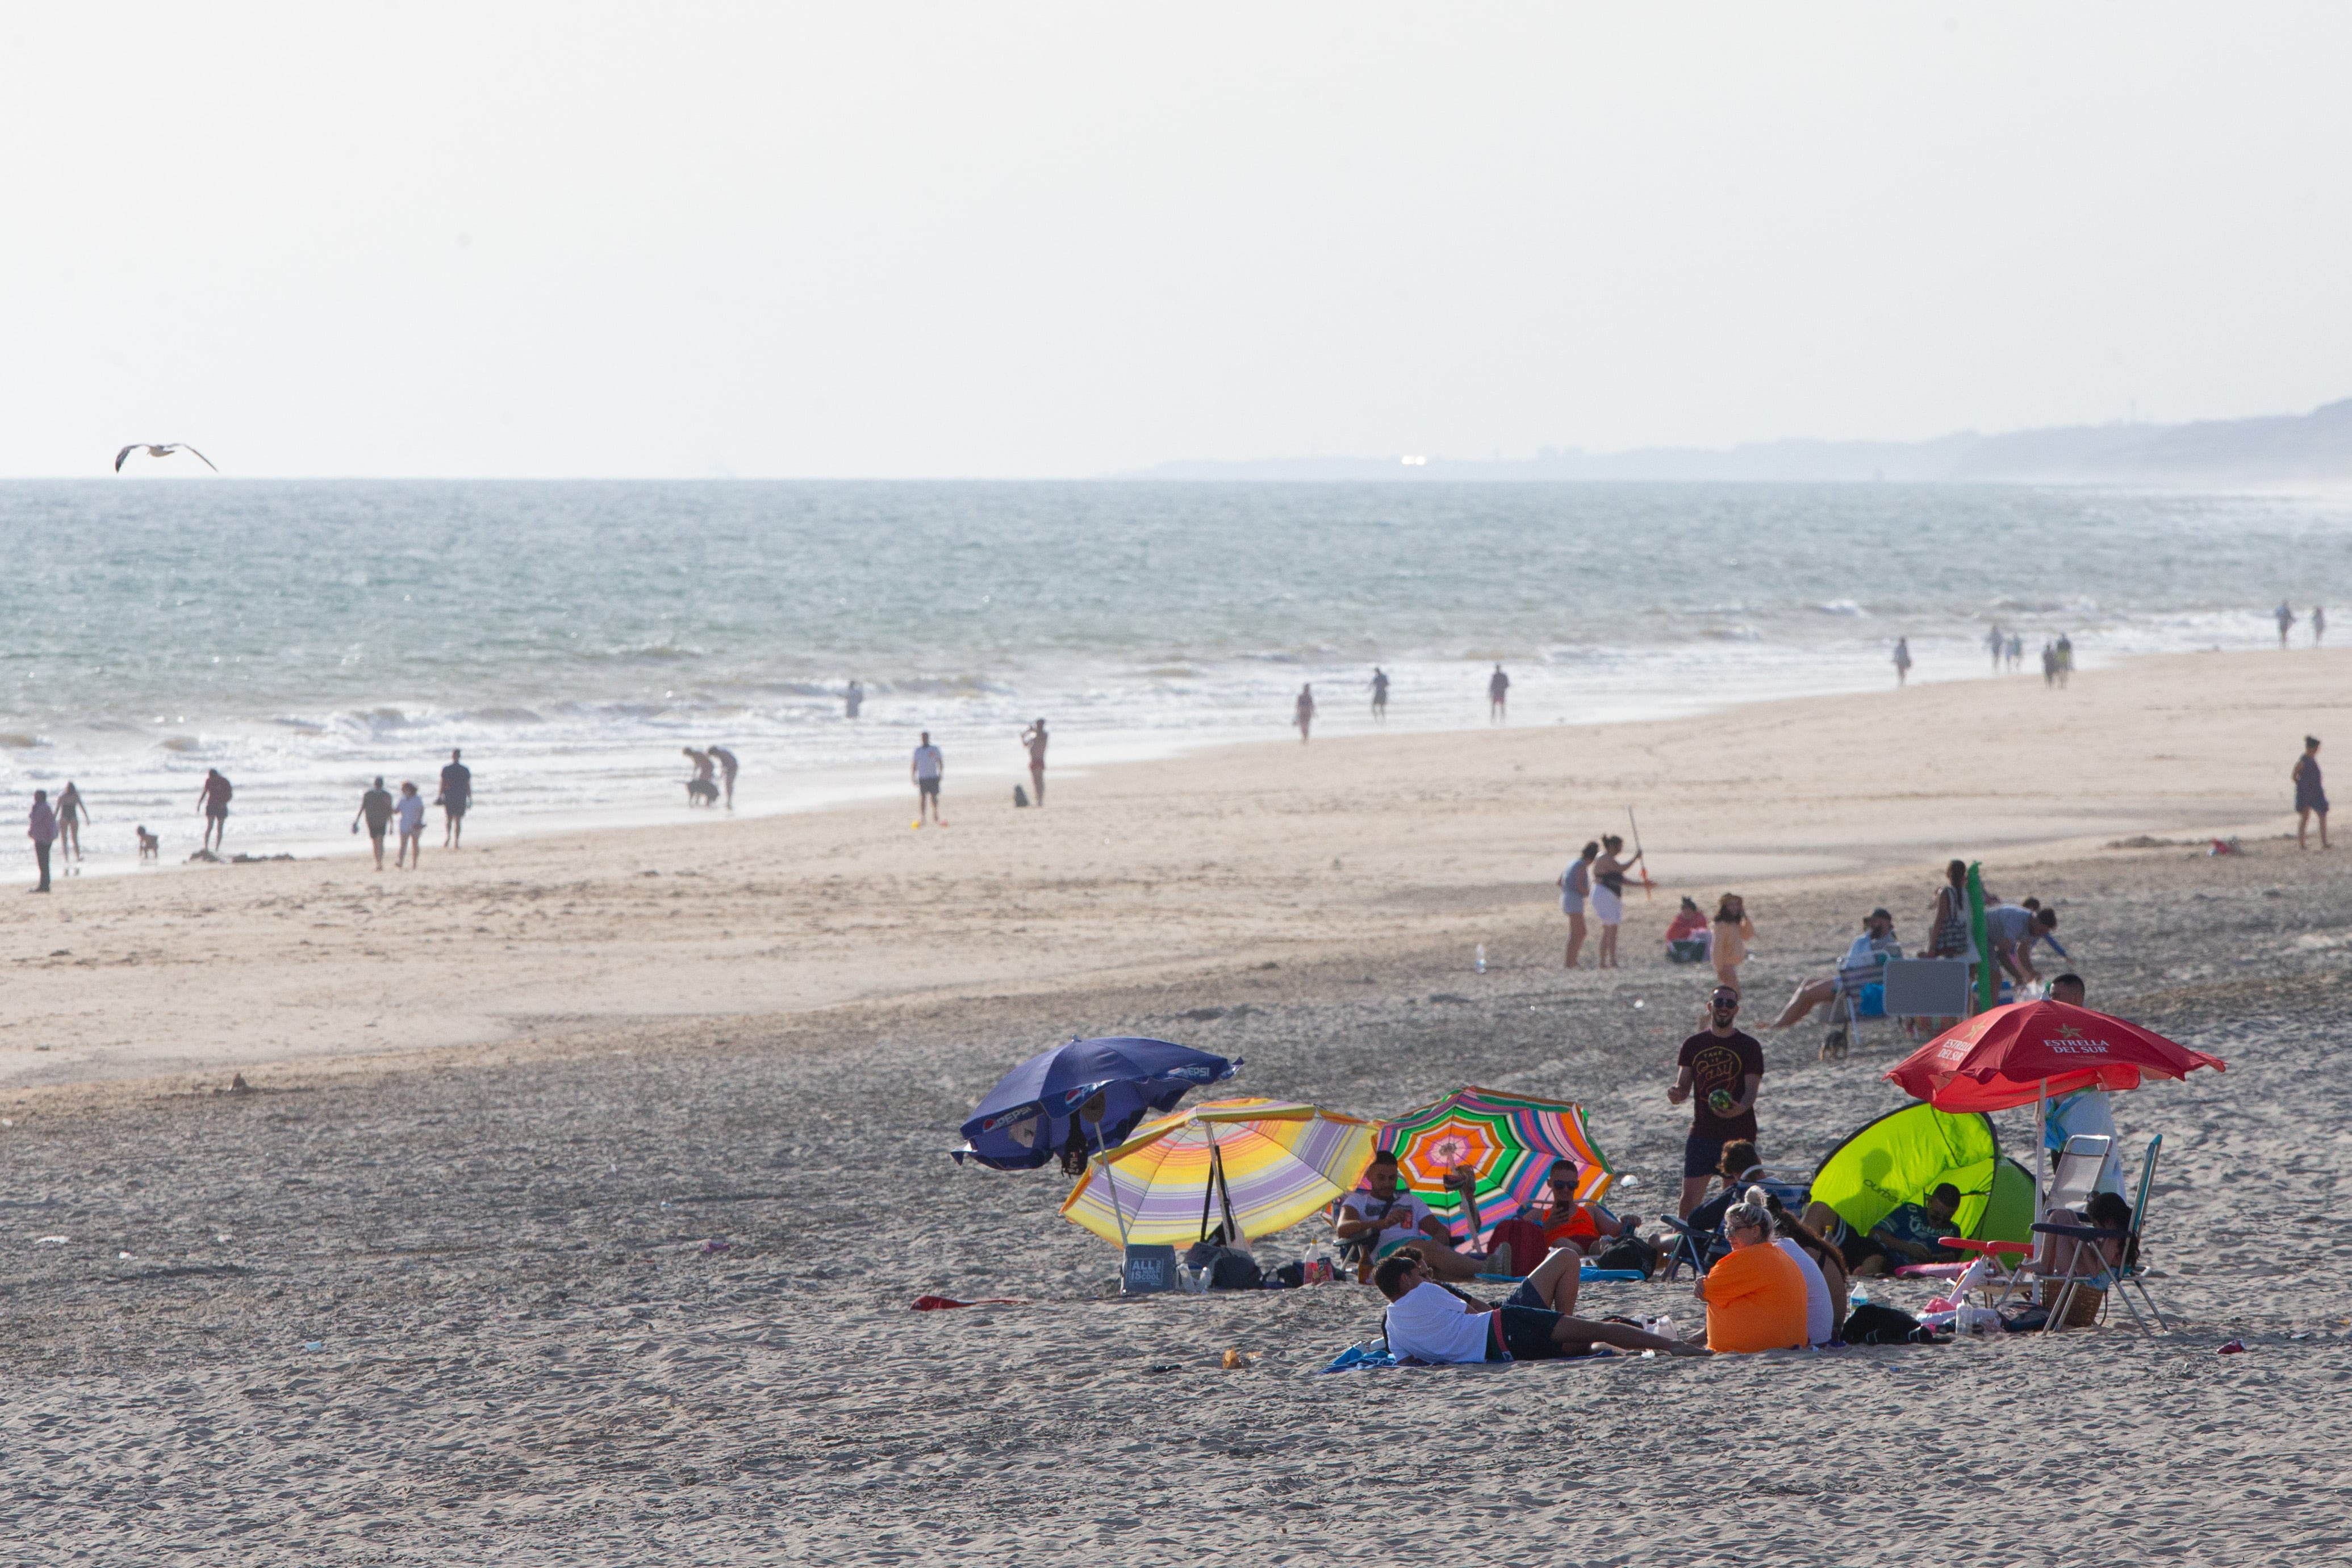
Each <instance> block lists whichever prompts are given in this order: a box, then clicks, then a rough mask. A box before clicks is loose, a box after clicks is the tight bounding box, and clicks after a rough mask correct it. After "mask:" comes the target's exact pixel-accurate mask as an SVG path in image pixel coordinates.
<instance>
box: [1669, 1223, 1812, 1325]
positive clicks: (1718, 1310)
mask: <svg viewBox="0 0 2352 1568" xmlns="http://www.w3.org/2000/svg"><path fill="white" fill-rule="evenodd" d="M1759 1195H1760V1189H1757V1190H1754V1191H1751V1192H1750V1194H1749V1196H1748V1197H1743V1198H1741V1199H1740V1200H1739V1201H1738V1203H1735V1204H1733V1205H1732V1206H1731V1207H1730V1208H1729V1209H1727V1210H1726V1211H1725V1213H1724V1217H1723V1234H1724V1236H1725V1238H1726V1239H1727V1240H1729V1241H1730V1243H1731V1251H1730V1253H1729V1254H1728V1255H1727V1256H1725V1257H1723V1258H1720V1259H1718V1260H1717V1261H1716V1264H1715V1267H1714V1268H1712V1269H1709V1270H1707V1271H1706V1273H1704V1274H1702V1275H1700V1276H1699V1281H1698V1288H1697V1289H1696V1291H1694V1292H1692V1293H1693V1294H1695V1295H1696V1296H1697V1297H1698V1299H1699V1300H1701V1301H1705V1302H1706V1348H1707V1349H1709V1350H1712V1351H1725V1352H1729V1353H1731V1354H1738V1355H1752V1354H1756V1353H1758V1352H1759V1351H1767V1350H1802V1349H1804V1348H1805V1346H1806V1345H1807V1344H1808V1343H1811V1341H1810V1340H1809V1339H1808V1338H1807V1331H1806V1325H1805V1275H1804V1270H1801V1269H1800V1268H1799V1267H1798V1266H1797V1263H1796V1260H1794V1259H1792V1258H1790V1256H1789V1255H1788V1254H1787V1253H1786V1252H1783V1251H1782V1250H1780V1248H1778V1247H1776V1246H1774V1245H1773V1244H1772V1219H1771V1216H1770V1214H1769V1212H1768V1211H1767V1210H1766V1208H1765V1207H1764V1205H1763V1204H1761V1203H1759V1202H1758V1201H1757V1197H1759Z"/></svg>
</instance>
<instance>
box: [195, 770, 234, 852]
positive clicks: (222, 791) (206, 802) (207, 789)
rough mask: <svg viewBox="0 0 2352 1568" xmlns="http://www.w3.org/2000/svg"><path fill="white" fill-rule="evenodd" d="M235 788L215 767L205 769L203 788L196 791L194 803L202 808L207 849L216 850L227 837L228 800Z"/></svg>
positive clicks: (205, 846)
mask: <svg viewBox="0 0 2352 1568" xmlns="http://www.w3.org/2000/svg"><path fill="white" fill-rule="evenodd" d="M234 794H236V788H235V787H234V786H233V785H231V784H230V783H229V781H228V779H227V777H226V775H224V774H223V773H222V772H221V770H220V769H219V768H205V785H204V788H203V789H199V790H197V791H196V803H197V804H198V805H199V806H201V807H203V808H204V813H205V841H204V845H203V847H204V848H205V849H207V850H218V849H219V848H220V847H221V841H223V840H225V839H226V838H227V837H228V800H229V797H230V796H232V795H234Z"/></svg>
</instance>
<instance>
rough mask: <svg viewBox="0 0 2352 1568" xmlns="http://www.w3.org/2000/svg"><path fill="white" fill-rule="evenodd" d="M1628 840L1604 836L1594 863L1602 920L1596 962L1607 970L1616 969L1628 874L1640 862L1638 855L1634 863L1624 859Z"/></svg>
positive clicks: (1595, 902) (1596, 907) (1596, 908)
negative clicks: (1599, 852)
mask: <svg viewBox="0 0 2352 1568" xmlns="http://www.w3.org/2000/svg"><path fill="white" fill-rule="evenodd" d="M1624 849H1625V841H1624V840H1623V839H1621V838H1619V837H1618V836H1617V835H1616V834H1614V833H1603V834H1602V835H1601V858H1600V859H1599V860H1596V861H1594V862H1592V913H1593V914H1594V915H1597V916H1598V917H1599V918H1600V921H1601V954H1600V956H1599V957H1598V958H1597V959H1595V960H1594V962H1595V964H1596V966H1597V967H1600V968H1603V969H1614V968H1616V967H1619V966H1618V963H1617V927H1618V925H1620V924H1621V923H1622V921H1623V920H1624V918H1625V873H1627V872H1629V871H1631V870H1633V867H1634V866H1635V865H1636V864H1638V863H1640V862H1641V859H1642V857H1641V854H1640V852H1635V854H1634V856H1633V859H1632V860H1630V861H1629V860H1625V859H1622V854H1623V852H1624Z"/></svg>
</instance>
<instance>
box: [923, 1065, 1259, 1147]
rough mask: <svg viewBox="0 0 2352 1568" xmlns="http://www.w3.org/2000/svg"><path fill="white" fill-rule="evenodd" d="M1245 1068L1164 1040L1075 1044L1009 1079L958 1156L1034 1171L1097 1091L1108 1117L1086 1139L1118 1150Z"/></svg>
mask: <svg viewBox="0 0 2352 1568" xmlns="http://www.w3.org/2000/svg"><path fill="white" fill-rule="evenodd" d="M1240 1066H1241V1062H1240V1061H1226V1060H1225V1059H1224V1058H1223V1057H1222V1056H1213V1055H1211V1054H1210V1053H1209V1052H1207V1051H1194V1050H1193V1049H1192V1047H1191V1046H1189V1045H1177V1044H1174V1043H1172V1042H1171V1041H1169V1040H1141V1039H1138V1038H1135V1037H1132V1036H1120V1037H1118V1038H1115V1039H1110V1040H1072V1041H1070V1042H1069V1043H1068V1044H1067V1045H1057V1046H1055V1048H1054V1049H1053V1050H1051V1051H1040V1052H1038V1053H1037V1054H1036V1055H1035V1056H1033V1057H1031V1058H1030V1059H1029V1060H1028V1061H1024V1062H1023V1063H1022V1064H1021V1065H1020V1066H1018V1067H1016V1068H1014V1069H1013V1071H1010V1072H1008V1073H1006V1074H1005V1075H1004V1077H1003V1080H1002V1081H1000V1082H998V1083H997V1085H996V1087H995V1088H993V1089H992V1090H990V1091H989V1092H988V1095H987V1097H986V1098H985V1099H983V1100H982V1101H981V1103H979V1104H978V1105H977V1106H975V1107H973V1109H972V1113H971V1119H970V1120H969V1121H967V1122H965V1123H964V1124H963V1135H964V1139H965V1142H964V1146H963V1147H962V1148H960V1149H957V1150H955V1151H954V1153H955V1157H956V1158H957V1159H958V1160H959V1161H962V1160H967V1159H969V1160H977V1161H979V1162H980V1163H981V1164H982V1165H984V1166H991V1167H992V1168H993V1169H996V1170H1001V1171H1011V1170H1034V1169H1036V1168H1037V1167H1038V1166H1042V1165H1044V1164H1045V1162H1046V1161H1047V1160H1050V1159H1052V1158H1053V1157H1054V1156H1055V1154H1056V1153H1058V1152H1059V1151H1060V1149H1061V1147H1062V1145H1064V1144H1065V1143H1066V1142H1067V1141H1068V1139H1069V1136H1070V1124H1071V1122H1072V1120H1073V1118H1076V1116H1077V1115H1078V1112H1079V1108H1080V1107H1082V1106H1083V1105H1085V1104H1086V1103H1087V1101H1088V1100H1090V1099H1092V1098H1093V1097H1094V1096H1095V1095H1096V1094H1097V1093H1100V1094H1101V1095H1102V1097H1103V1105H1102V1119H1101V1121H1100V1123H1099V1124H1097V1123H1096V1122H1094V1121H1092V1120H1087V1121H1086V1122H1084V1123H1083V1124H1082V1125H1081V1129H1080V1136H1081V1137H1082V1138H1083V1139H1084V1140H1085V1143H1086V1146H1087V1152H1088V1153H1093V1152H1094V1151H1096V1150H1098V1149H1101V1148H1105V1147H1108V1146H1112V1145H1117V1144H1118V1143H1119V1142H1120V1141H1121V1140H1122V1139H1124V1138H1125V1137H1126V1136H1127V1135H1128V1134H1129V1133H1130V1132H1132V1131H1133V1130H1134V1129H1135V1125H1136V1124H1137V1123H1139V1122H1140V1121H1142V1120H1143V1118H1144V1117H1145V1116H1146V1115H1147V1114H1154V1113H1158V1114H1165V1113H1168V1112H1170V1111H1173V1110H1174V1109H1176V1102H1178V1101H1179V1100H1181V1099H1182V1098H1183V1097H1184V1092H1185V1091H1186V1090H1188V1089H1202V1088H1206V1087H1207V1086H1208V1085H1210V1084H1212V1083H1216V1082H1223V1080H1225V1079H1228V1078H1231V1077H1232V1076H1233V1075H1234V1071H1236V1070H1237V1069H1238V1068H1240Z"/></svg>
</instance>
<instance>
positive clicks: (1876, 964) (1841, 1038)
mask: <svg viewBox="0 0 2352 1568" xmlns="http://www.w3.org/2000/svg"><path fill="white" fill-rule="evenodd" d="M1901 957H1902V950H1901V949H1900V948H1897V949H1895V951H1894V952H1891V953H1873V954H1871V955H1870V956H1868V957H1866V958H1864V959H1861V960H1860V961H1858V962H1855V963H1847V962H1845V961H1844V960H1843V959H1841V960H1840V961H1839V963H1838V967H1837V974H1836V976H1835V981H1836V985H1837V995H1835V996H1834V997H1832V998H1830V1032H1829V1036H1828V1038H1827V1039H1826V1040H1823V1041H1822V1058H1823V1060H1825V1061H1826V1060H1828V1059H1829V1058H1832V1057H1843V1055H1845V1054H1846V1052H1847V1051H1851V1050H1852V1049H1853V1042H1854V1041H1855V1040H1859V1039H1861V1038H1862V1020H1863V1019H1866V1018H1885V1017H1887V1016H1888V1014H1887V1009H1886V1000H1885V997H1886V986H1885V979H1884V976H1885V972H1886V966H1887V965H1888V964H1890V963H1894V962H1896V961H1898V960H1899V959H1900V958H1901ZM1872 986H1876V987H1877V988H1878V990H1879V995H1878V998H1877V1001H1878V1005H1877V1006H1876V1008H1875V1009H1865V1008H1864V1001H1865V1000H1866V999H1867V998H1865V997H1864V992H1865V991H1866V990H1868V988H1870V987H1872Z"/></svg>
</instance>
